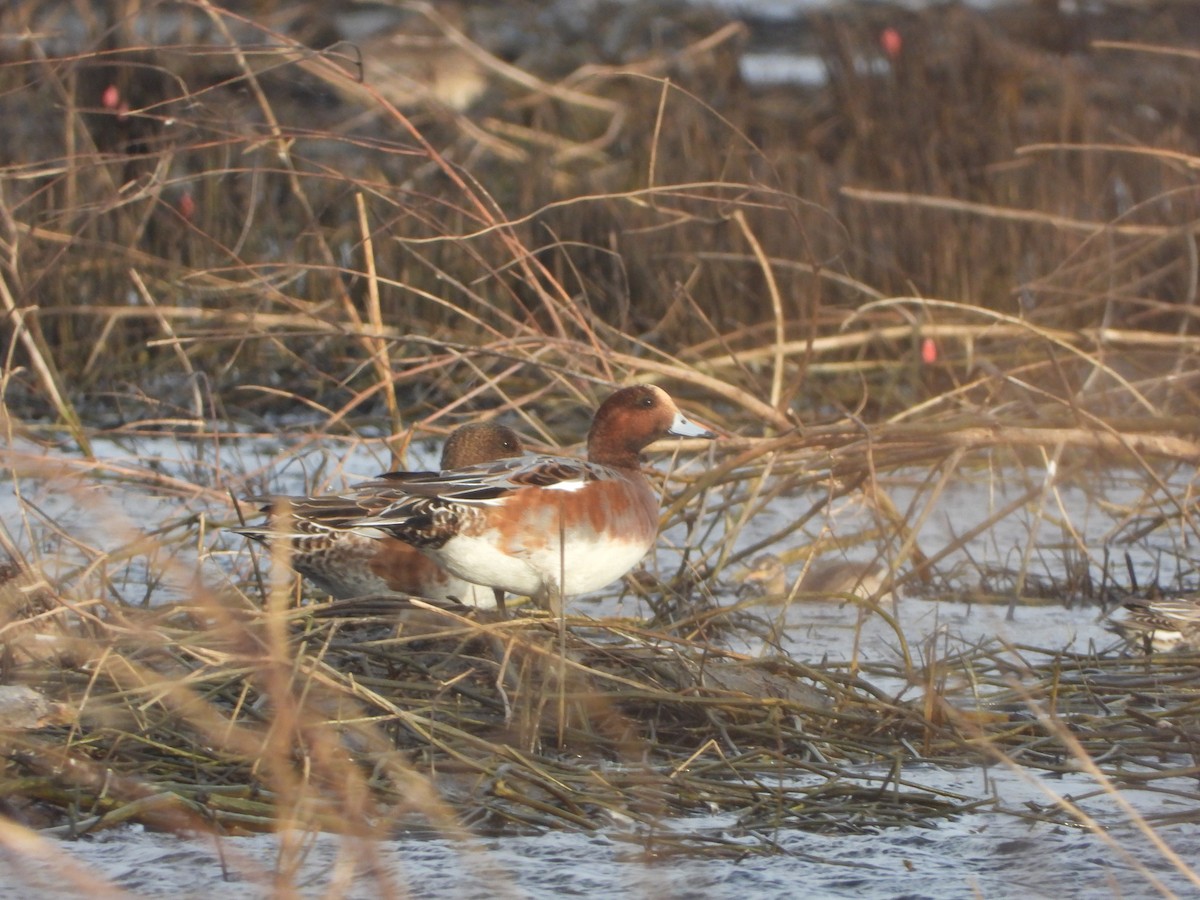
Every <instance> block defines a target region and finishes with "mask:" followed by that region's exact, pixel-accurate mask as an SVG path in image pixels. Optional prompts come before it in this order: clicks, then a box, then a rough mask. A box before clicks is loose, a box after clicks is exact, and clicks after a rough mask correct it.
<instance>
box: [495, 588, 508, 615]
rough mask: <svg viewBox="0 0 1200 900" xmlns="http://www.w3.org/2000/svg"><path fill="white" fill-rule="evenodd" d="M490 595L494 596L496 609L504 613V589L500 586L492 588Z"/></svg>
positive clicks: (501, 613)
mask: <svg viewBox="0 0 1200 900" xmlns="http://www.w3.org/2000/svg"><path fill="white" fill-rule="evenodd" d="M492 595H493V596H494V597H495V598H496V610H497V611H498V612H499V613H500V615H502V616H503V615H505V613H506V612H507V611H506V610H505V608H504V591H502V590H501V589H500V588H492Z"/></svg>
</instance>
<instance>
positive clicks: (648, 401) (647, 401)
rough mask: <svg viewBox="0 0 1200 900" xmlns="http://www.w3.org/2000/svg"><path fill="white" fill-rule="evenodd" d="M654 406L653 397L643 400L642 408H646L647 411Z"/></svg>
mask: <svg viewBox="0 0 1200 900" xmlns="http://www.w3.org/2000/svg"><path fill="white" fill-rule="evenodd" d="M653 405H654V398H653V397H643V398H642V406H644V407H646V409H649V408H650V407H652V406H653Z"/></svg>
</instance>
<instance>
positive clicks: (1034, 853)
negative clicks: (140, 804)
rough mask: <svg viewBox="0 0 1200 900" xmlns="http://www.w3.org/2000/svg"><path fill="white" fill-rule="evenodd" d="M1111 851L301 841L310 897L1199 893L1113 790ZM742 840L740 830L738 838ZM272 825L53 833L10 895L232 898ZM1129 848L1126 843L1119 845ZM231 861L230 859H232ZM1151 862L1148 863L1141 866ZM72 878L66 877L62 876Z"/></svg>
mask: <svg viewBox="0 0 1200 900" xmlns="http://www.w3.org/2000/svg"><path fill="white" fill-rule="evenodd" d="M931 774H936V775H937V779H936V780H937V781H938V782H939V783H941V784H942V785H943V786H944V787H945V788H946V789H948V790H962V791H964V792H978V790H979V788H980V785H981V784H983V783H984V781H985V779H986V781H987V783H988V785H989V787H990V789H991V790H993V791H994V792H995V793H996V795H997V796H1000V797H1002V798H1004V802H1005V803H1006V804H1008V805H1010V806H1019V805H1021V804H1024V803H1025V802H1026V801H1030V802H1033V803H1038V804H1045V803H1047V802H1048V800H1049V797H1048V793H1047V792H1061V793H1063V794H1076V795H1078V794H1083V793H1085V792H1087V791H1089V789H1090V788H1091V787H1092V784H1091V782H1090V780H1089V779H1088V778H1086V777H1085V776H1082V775H1078V776H1067V777H1064V778H1062V779H1057V780H1055V781H1054V782H1053V783H1051V784H1046V783H1045V782H1039V783H1035V784H1029V783H1026V782H1025V781H1023V780H1021V779H1020V778H1018V777H1017V776H1015V775H1013V774H1012V773H1010V772H1007V771H1005V770H1003V769H998V768H991V769H989V770H986V771H985V770H983V769H978V768H973V769H963V770H948V771H942V772H938V773H930V772H928V771H927V772H923V773H921V777H923V778H925V779H926V780H929V776H930V775H931ZM1126 796H1127V799H1131V800H1132V801H1133V802H1134V803H1135V804H1136V805H1137V806H1138V808H1139V809H1141V810H1143V811H1144V812H1152V811H1154V810H1157V809H1161V808H1164V807H1167V808H1169V807H1170V806H1171V801H1169V800H1166V801H1164V800H1163V799H1162V795H1160V794H1146V795H1145V796H1138V795H1132V794H1127V795H1126ZM1087 805H1088V809H1089V812H1091V813H1092V814H1093V815H1095V816H1096V817H1097V818H1098V819H1099V820H1100V822H1101V823H1102V824H1103V825H1104V826H1105V827H1106V828H1107V837H1108V838H1109V839H1111V840H1112V841H1113V842H1114V844H1115V846H1110V845H1109V844H1108V843H1107V842H1106V841H1105V840H1102V839H1101V838H1099V837H1097V836H1096V835H1095V834H1093V833H1090V832H1088V831H1084V830H1082V829H1079V828H1076V827H1071V826H1062V825H1052V824H1045V823H1029V824H1026V823H1023V822H1021V821H1020V820H1018V819H1016V818H1014V817H1011V816H997V815H992V814H988V813H980V814H973V815H967V816H963V817H961V818H959V819H957V820H955V821H950V822H944V823H942V824H940V825H939V826H938V827H936V828H920V829H916V828H914V829H893V830H888V831H884V832H882V833H880V834H872V835H823V834H812V833H807V832H795V831H793V832H786V831H785V832H780V833H778V834H776V835H774V837H775V839H776V840H777V841H778V845H779V848H780V852H779V853H777V854H775V855H772V856H757V855H747V856H746V857H744V858H742V859H730V858H722V857H710V858H703V857H698V856H690V857H675V858H672V857H664V858H661V859H654V858H652V854H648V853H645V852H644V848H645V847H647V846H653V842H652V841H651V840H649V839H648V838H647V836H646V835H631V834H628V833H622V832H621V831H619V830H616V829H611V830H607V831H602V832H599V833H596V834H590V835H588V834H578V833H567V832H547V833H545V834H540V835H536V836H518V837H503V838H488V839H473V840H470V841H467V842H452V841H447V840H442V839H423V838H414V839H409V840H399V841H387V842H383V843H379V844H370V845H368V844H364V843H357V842H355V841H353V840H348V839H343V838H339V837H335V836H331V835H322V836H320V837H318V838H316V839H315V840H311V839H309V838H303V837H301V838H297V842H298V843H299V844H300V846H301V847H302V848H303V852H302V854H301V860H302V861H301V862H300V863H299V866H298V868H296V869H289V871H292V872H293V873H294V875H293V879H294V883H295V884H296V885H297V886H298V887H299V895H300V896H304V897H317V896H339V897H348V898H364V900H366V898H373V897H379V896H411V897H419V898H445V900H459V898H480V900H484V898H491V897H536V898H543V897H544V898H550V897H572V896H578V897H593V898H610V897H611V898H620V897H629V896H634V897H678V898H690V897H706V898H718V900H723V898H729V900H737V898H743V897H755V898H787V897H828V898H861V897H923V898H930V900H936V898H946V900H950V898H961V897H968V896H983V897H989V898H1007V897H1012V898H1033V897H1047V898H1052V897H1096V896H1130V897H1143V896H1153V895H1157V894H1158V893H1159V891H1158V890H1156V889H1155V888H1154V886H1153V885H1152V884H1151V882H1150V881H1149V880H1148V879H1149V878H1154V879H1158V880H1159V881H1160V882H1161V884H1162V887H1163V888H1165V890H1167V891H1173V892H1175V893H1177V894H1179V895H1181V896H1188V895H1194V894H1195V891H1196V889H1195V887H1194V886H1189V883H1188V882H1187V880H1186V879H1184V878H1183V876H1182V875H1180V874H1179V873H1178V872H1177V871H1176V870H1175V869H1174V868H1173V867H1172V866H1171V865H1170V864H1169V863H1167V862H1165V861H1164V860H1162V858H1161V856H1160V854H1158V852H1157V851H1156V850H1154V849H1152V848H1150V847H1149V846H1148V844H1147V841H1146V839H1145V838H1144V837H1143V836H1142V835H1141V834H1140V833H1138V832H1137V831H1136V829H1134V828H1133V827H1132V826H1130V825H1129V824H1128V820H1127V818H1126V817H1125V816H1124V815H1123V814H1122V813H1120V812H1119V811H1117V810H1116V809H1114V808H1113V806H1114V804H1113V803H1112V802H1111V801H1110V800H1108V799H1107V798H1096V799H1094V800H1092V801H1090V802H1089V803H1088V804H1087ZM671 824H672V825H674V826H675V827H676V829H677V830H686V831H688V832H691V833H702V834H711V835H716V836H721V835H729V834H730V833H731V832H733V833H734V834H736V832H734V824H735V823H734V822H733V820H732V817H722V818H716V817H713V818H708V819H690V820H680V821H676V822H674V823H671ZM1159 832H1160V835H1161V836H1162V837H1164V838H1165V839H1166V841H1167V842H1168V843H1169V844H1170V845H1171V846H1172V849H1173V850H1174V851H1175V852H1177V853H1179V854H1180V855H1181V856H1183V858H1185V859H1195V858H1196V857H1197V854H1198V853H1200V830H1198V829H1197V827H1196V826H1177V827H1174V828H1170V829H1159ZM733 839H736V838H733ZM280 847H281V839H280V838H278V837H275V836H256V837H247V838H225V839H222V840H221V841H220V842H219V845H218V844H217V843H215V842H214V841H213V840H212V839H211V838H207V837H206V838H198V839H196V840H193V841H184V840H180V839H178V838H174V837H171V836H169V835H163V834H151V833H147V832H145V831H143V830H141V829H140V828H130V829H125V830H121V831H113V832H107V833H105V834H102V835H99V836H97V837H96V838H89V839H84V840H81V841H78V842H72V843H56V844H54V845H52V850H53V852H54V854H55V855H56V856H58V859H56V860H54V861H52V862H51V861H44V862H38V863H30V862H29V861H28V860H24V861H22V862H21V863H20V865H19V866H18V867H16V868H10V869H9V870H8V871H7V872H6V873H2V874H0V896H3V897H24V896H29V893H28V892H29V891H30V890H31V889H36V890H37V891H38V894H39V895H40V896H44V897H69V896H73V895H75V894H77V893H78V889H77V888H73V887H72V886H70V885H68V884H64V873H66V872H67V865H66V864H64V860H67V861H69V863H71V864H75V865H78V866H79V867H80V868H81V870H82V871H81V875H82V876H84V877H86V876H87V875H91V876H95V875H101V876H103V877H105V878H107V879H108V880H109V881H111V882H112V883H113V884H114V885H115V886H117V887H118V888H120V889H121V890H123V891H126V892H129V893H131V894H133V895H136V896H144V897H158V896H168V895H170V896H179V897H202V896H210V895H211V894H212V893H213V892H219V894H220V896H222V897H224V898H228V900H241V898H257V897H263V896H267V895H269V894H270V893H271V883H272V876H271V873H272V872H273V871H274V870H275V868H276V866H277V864H278V859H279V855H280ZM1118 848H1119V849H1118ZM222 860H223V861H224V862H223V863H222ZM1138 866H1144V867H1145V869H1146V870H1147V873H1148V874H1147V873H1143V872H1140V871H1138V870H1137V867H1138ZM66 877H69V874H67V875H66Z"/></svg>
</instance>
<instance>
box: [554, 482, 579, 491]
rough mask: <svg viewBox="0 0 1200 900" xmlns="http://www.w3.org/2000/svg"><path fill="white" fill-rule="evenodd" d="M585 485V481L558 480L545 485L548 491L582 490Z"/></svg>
mask: <svg viewBox="0 0 1200 900" xmlns="http://www.w3.org/2000/svg"><path fill="white" fill-rule="evenodd" d="M586 486H587V482H586V481H559V482H555V483H554V484H548V485H546V490H548V491H582V490H583V489H584V488H585V487H586Z"/></svg>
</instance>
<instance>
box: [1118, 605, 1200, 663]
mask: <svg viewBox="0 0 1200 900" xmlns="http://www.w3.org/2000/svg"><path fill="white" fill-rule="evenodd" d="M1108 630H1109V631H1113V632H1115V633H1117V634H1119V635H1120V636H1121V637H1123V638H1125V640H1126V641H1127V642H1128V643H1129V644H1130V645H1131V646H1137V647H1139V648H1141V649H1142V650H1143V651H1144V652H1146V653H1152V652H1155V653H1162V652H1167V651H1181V652H1187V651H1196V650H1200V597H1197V596H1195V595H1191V596H1182V597H1162V596H1155V597H1150V598H1147V599H1144V600H1130V601H1129V602H1128V603H1126V604H1125V617H1124V618H1123V619H1110V620H1109V625H1108Z"/></svg>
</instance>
